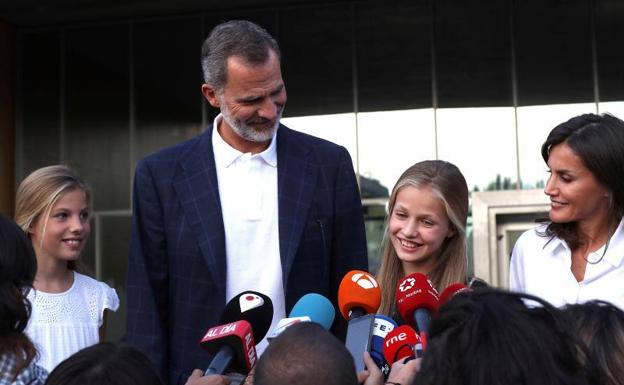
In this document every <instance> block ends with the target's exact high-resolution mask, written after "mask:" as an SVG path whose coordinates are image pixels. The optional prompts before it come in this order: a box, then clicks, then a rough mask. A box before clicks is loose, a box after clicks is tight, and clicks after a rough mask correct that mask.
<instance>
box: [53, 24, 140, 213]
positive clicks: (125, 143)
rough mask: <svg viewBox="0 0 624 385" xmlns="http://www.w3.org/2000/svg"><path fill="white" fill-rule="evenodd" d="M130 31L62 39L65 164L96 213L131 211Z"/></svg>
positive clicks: (86, 32)
mask: <svg viewBox="0 0 624 385" xmlns="http://www.w3.org/2000/svg"><path fill="white" fill-rule="evenodd" d="M128 38H129V34H128V25H114V26H108V27H103V28H94V29H74V30H68V31H66V33H65V53H66V59H65V63H66V76H65V77H66V86H65V95H66V97H65V100H66V109H65V111H66V129H65V132H66V135H65V141H66V146H67V161H68V163H69V164H70V165H72V166H73V167H74V168H75V169H76V171H78V173H79V174H80V175H81V176H82V177H83V178H84V179H85V180H87V182H88V183H89V184H90V185H91V186H92V187H93V192H94V194H93V197H94V208H95V210H111V209H128V208H130V146H129V139H130V129H129V123H130V121H129V111H130V100H129V92H128V90H129V76H128V72H129V67H128V66H129V59H128V46H129V45H128V43H129V41H128Z"/></svg>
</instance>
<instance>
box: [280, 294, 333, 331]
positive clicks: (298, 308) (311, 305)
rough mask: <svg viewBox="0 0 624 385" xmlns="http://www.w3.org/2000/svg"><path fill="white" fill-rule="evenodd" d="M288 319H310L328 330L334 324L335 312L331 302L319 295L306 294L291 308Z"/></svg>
mask: <svg viewBox="0 0 624 385" xmlns="http://www.w3.org/2000/svg"><path fill="white" fill-rule="evenodd" d="M288 316H289V317H310V320H311V321H312V322H316V323H317V324H319V325H321V326H322V327H323V329H325V330H329V329H330V328H331V326H332V324H333V323H334V317H335V316H336V310H335V309H334V305H332V303H331V301H330V300H328V299H327V298H325V297H323V296H322V295H320V294H316V293H308V294H306V295H304V296H303V297H301V298H300V299H299V301H297V303H296V304H295V306H293V308H292V310H291V311H290V314H289V315H288Z"/></svg>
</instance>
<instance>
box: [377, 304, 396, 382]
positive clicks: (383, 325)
mask: <svg viewBox="0 0 624 385" xmlns="http://www.w3.org/2000/svg"><path fill="white" fill-rule="evenodd" d="M396 327H397V323H396V322H394V320H393V319H392V318H390V317H387V316H385V315H381V314H376V315H375V320H374V323H373V335H372V337H371V342H370V355H371V357H372V359H373V361H375V363H376V364H377V366H378V367H379V369H380V370H381V372H382V373H383V375H384V377H387V376H388V374H389V373H390V365H389V363H388V362H387V361H386V360H385V358H384V339H385V338H386V336H387V335H388V333H390V332H391V331H392V330H394V329H395V328H396Z"/></svg>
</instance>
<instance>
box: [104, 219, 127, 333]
mask: <svg viewBox="0 0 624 385" xmlns="http://www.w3.org/2000/svg"><path fill="white" fill-rule="evenodd" d="M131 221H132V217H131V215H130V213H129V212H128V214H127V215H123V216H102V217H101V223H102V228H101V229H100V234H101V237H102V238H101V242H100V244H101V247H102V249H101V250H100V256H101V266H102V271H101V272H100V277H101V280H102V281H103V282H106V283H107V284H108V285H109V286H110V287H113V288H115V290H117V295H118V296H119V301H120V303H121V304H120V306H119V310H117V311H116V312H109V313H108V321H107V322H108V324H107V328H106V337H107V339H109V340H114V341H117V340H120V339H121V338H122V337H123V335H124V333H125V330H126V272H127V271H128V245H129V242H130V226H131Z"/></svg>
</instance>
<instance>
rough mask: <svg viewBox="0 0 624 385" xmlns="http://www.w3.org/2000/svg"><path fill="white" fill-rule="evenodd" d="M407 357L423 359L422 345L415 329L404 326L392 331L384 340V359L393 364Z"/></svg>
mask: <svg viewBox="0 0 624 385" xmlns="http://www.w3.org/2000/svg"><path fill="white" fill-rule="evenodd" d="M405 357H422V343H421V340H420V337H418V334H417V333H416V331H415V330H414V329H412V328H411V327H410V326H408V325H402V326H399V327H398V328H395V329H393V330H392V331H390V332H389V333H388V334H387V335H386V338H384V358H385V359H386V362H387V363H389V364H390V365H392V364H393V363H395V362H397V361H399V360H402V359H404V358H405Z"/></svg>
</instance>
